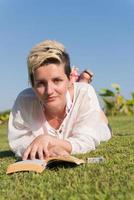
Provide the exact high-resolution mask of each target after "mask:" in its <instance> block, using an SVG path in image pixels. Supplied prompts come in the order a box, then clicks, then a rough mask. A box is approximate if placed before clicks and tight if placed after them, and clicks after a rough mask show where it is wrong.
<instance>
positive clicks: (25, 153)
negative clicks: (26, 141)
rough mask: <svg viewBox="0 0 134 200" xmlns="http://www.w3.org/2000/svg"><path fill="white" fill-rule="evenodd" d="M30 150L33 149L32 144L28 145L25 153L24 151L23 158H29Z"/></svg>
mask: <svg viewBox="0 0 134 200" xmlns="http://www.w3.org/2000/svg"><path fill="white" fill-rule="evenodd" d="M30 151H31V146H30V145H29V146H28V147H27V149H26V150H25V151H24V153H23V156H22V160H27V158H28V156H29V153H30Z"/></svg>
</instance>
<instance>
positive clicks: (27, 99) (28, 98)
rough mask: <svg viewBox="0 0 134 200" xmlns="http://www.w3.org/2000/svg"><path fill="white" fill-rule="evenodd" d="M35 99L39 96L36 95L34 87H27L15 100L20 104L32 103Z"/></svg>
mask: <svg viewBox="0 0 134 200" xmlns="http://www.w3.org/2000/svg"><path fill="white" fill-rule="evenodd" d="M35 100H37V96H36V95H35V92H34V91H33V89H32V88H26V89H24V90H22V91H21V92H20V93H19V94H18V96H17V98H16V101H15V104H16V103H19V104H25V103H26V104H32V102H34V101H35Z"/></svg>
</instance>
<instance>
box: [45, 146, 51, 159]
mask: <svg viewBox="0 0 134 200" xmlns="http://www.w3.org/2000/svg"><path fill="white" fill-rule="evenodd" d="M43 152H44V155H45V157H46V158H48V157H49V156H50V155H49V151H48V148H47V147H46V146H45V147H44V148H43Z"/></svg>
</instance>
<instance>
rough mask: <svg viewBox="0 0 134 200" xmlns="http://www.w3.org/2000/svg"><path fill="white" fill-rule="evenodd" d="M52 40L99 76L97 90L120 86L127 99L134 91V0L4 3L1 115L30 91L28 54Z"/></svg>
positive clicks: (0, 6)
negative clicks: (42, 43) (46, 41)
mask: <svg viewBox="0 0 134 200" xmlns="http://www.w3.org/2000/svg"><path fill="white" fill-rule="evenodd" d="M46 39H54V40H58V41H60V42H61V43H63V44H64V45H65V47H66V49H67V51H68V52H69V54H70V58H71V65H75V66H78V67H79V69H80V71H81V70H83V69H85V68H89V69H91V70H92V71H93V72H94V74H95V76H94V80H93V83H92V84H93V86H94V88H95V89H96V91H99V90H100V89H101V88H109V89H112V88H111V84H112V83H118V84H120V86H121V89H122V94H123V95H124V96H125V97H126V98H130V93H131V92H134V78H133V76H134V75H133V74H134V0H57V1H49V0H23V1H18V0H12V1H11V0H0V65H1V66H0V75H1V76H0V79H1V84H0V91H1V95H0V111H3V110H6V109H10V108H11V107H12V105H13V103H14V100H15V98H16V96H17V94H18V93H19V92H20V91H21V90H23V89H24V88H26V87H29V85H28V80H27V79H28V78H27V65H26V58H27V55H28V53H29V51H30V49H31V48H32V47H33V46H34V45H35V44H36V43H38V42H41V41H43V40H46Z"/></svg>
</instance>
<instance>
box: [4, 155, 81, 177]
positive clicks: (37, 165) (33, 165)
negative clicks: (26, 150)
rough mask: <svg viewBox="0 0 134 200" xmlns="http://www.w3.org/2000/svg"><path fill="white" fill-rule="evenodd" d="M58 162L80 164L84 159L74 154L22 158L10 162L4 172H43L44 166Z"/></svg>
mask: <svg viewBox="0 0 134 200" xmlns="http://www.w3.org/2000/svg"><path fill="white" fill-rule="evenodd" d="M58 163H63V164H65V163H68V164H74V165H80V164H83V163H85V161H84V160H82V159H79V158H76V157H74V156H57V157H49V158H48V159H44V160H39V159H35V160H24V161H18V162H15V163H13V164H10V165H9V166H8V168H7V172H6V174H11V173H14V172H20V171H35V172H38V173H41V172H43V170H44V169H45V168H48V167H49V166H52V165H53V166H55V165H57V164H58Z"/></svg>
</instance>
